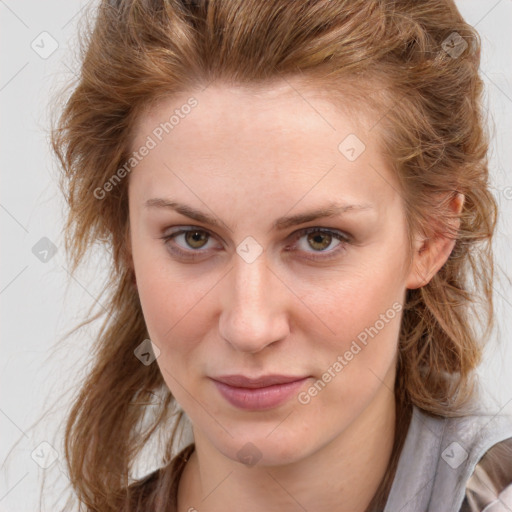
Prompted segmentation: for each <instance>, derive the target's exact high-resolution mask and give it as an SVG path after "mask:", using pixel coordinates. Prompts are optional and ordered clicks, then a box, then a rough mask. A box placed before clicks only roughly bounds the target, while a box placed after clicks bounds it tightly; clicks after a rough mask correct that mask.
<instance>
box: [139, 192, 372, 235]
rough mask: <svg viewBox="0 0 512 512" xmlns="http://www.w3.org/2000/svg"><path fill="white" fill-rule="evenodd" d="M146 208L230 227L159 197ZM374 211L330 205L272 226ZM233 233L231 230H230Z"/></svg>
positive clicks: (360, 206) (367, 206)
mask: <svg viewBox="0 0 512 512" xmlns="http://www.w3.org/2000/svg"><path fill="white" fill-rule="evenodd" d="M145 206H146V208H168V209H171V210H175V211H176V212H178V213H181V215H184V216H185V217H189V218H191V219H194V220H196V221H198V222H202V223H204V224H210V225H211V226H217V227H220V226H224V227H226V228H227V229H229V227H228V226H226V224H225V223H224V222H222V221H219V220H217V219H216V218H215V217H212V216H211V215H209V214H207V213H204V212H202V211H200V210H197V209H195V208H193V207H192V206H189V205H186V204H182V203H179V202H177V201H172V200H170V199H163V198H159V197H155V198H153V199H148V200H147V201H146V202H145ZM370 209H373V205H371V204H368V203H365V204H344V203H330V204H328V205H326V206H325V207H323V208H318V209H315V210H310V211H308V212H303V213H299V214H296V215H290V216H284V217H279V218H278V219H276V220H275V221H274V223H273V224H272V228H273V229H275V230H283V229H286V228H289V227H291V226H296V225H299V224H305V223H306V222H310V221H312V220H316V219H320V218H325V217H335V216H337V215H341V214H343V213H345V212H348V211H355V212H357V211H364V210H370ZM230 231H231V230H230Z"/></svg>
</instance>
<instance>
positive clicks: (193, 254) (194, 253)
mask: <svg viewBox="0 0 512 512" xmlns="http://www.w3.org/2000/svg"><path fill="white" fill-rule="evenodd" d="M189 231H198V232H200V233H206V234H207V235H208V237H211V236H212V235H211V233H209V232H208V231H207V230H206V229H203V228H196V227H193V226H191V229H180V230H179V231H175V232H174V233H172V234H170V235H165V236H162V237H159V238H161V239H162V240H164V244H165V245H166V246H167V247H169V250H170V251H171V252H172V253H174V254H175V255H177V256H178V257H181V258H184V259H189V260H195V259H197V258H198V257H201V256H202V254H201V253H203V252H206V251H203V250H201V249H198V250H193V249H191V250H190V251H184V250H183V249H181V248H178V247H177V246H174V247H171V244H170V243H169V242H171V241H172V240H173V239H174V238H176V237H177V236H178V235H182V234H184V233H188V232H189ZM309 233H326V234H329V235H331V236H332V237H333V238H335V239H337V240H339V241H340V242H341V243H339V244H338V245H337V246H336V248H335V249H332V250H330V251H314V252H313V253H308V254H315V253H316V254H326V253H327V254H328V256H327V257H326V256H316V255H315V256H313V257H311V256H308V257H306V258H305V259H308V260H313V261H326V260H330V259H332V258H333V257H335V256H337V255H338V254H339V253H340V252H341V251H344V250H345V249H346V247H345V246H346V244H348V243H350V241H351V239H350V237H349V236H348V235H346V234H344V233H342V232H340V231H333V230H330V229H327V228H320V227H315V226H313V227H310V228H304V229H301V230H299V231H297V232H295V233H294V234H293V243H294V244H295V243H296V242H297V241H298V240H300V239H301V238H302V237H303V236H305V235H308V234H309ZM208 240H209V238H208ZM208 240H207V243H208ZM288 247H289V246H287V247H286V250H288Z"/></svg>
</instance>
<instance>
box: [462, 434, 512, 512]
mask: <svg viewBox="0 0 512 512" xmlns="http://www.w3.org/2000/svg"><path fill="white" fill-rule="evenodd" d="M507 507H508V509H510V510H512V437H510V438H508V439H505V440H503V441H501V442H499V443H496V444H494V445H493V446H492V447H491V448H489V449H488V450H487V451H486V452H485V454H484V455H483V456H482V458H481V459H480V460H479V461H478V463H477V465H476V466H475V468H474V470H473V472H472V474H471V477H470V478H469V480H468V481H467V483H466V492H465V496H464V501H463V503H462V507H461V509H460V512H483V511H484V510H485V512H494V511H496V512H498V510H507Z"/></svg>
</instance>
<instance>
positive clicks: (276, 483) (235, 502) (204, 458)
mask: <svg viewBox="0 0 512 512" xmlns="http://www.w3.org/2000/svg"><path fill="white" fill-rule="evenodd" d="M395 425H396V403H395V396H394V394H393V393H391V392H390V390H389V389H388V388H387V387H386V386H383V387H382V388H381V389H380V390H379V393H378V394H377V395H376V396H375V398H374V400H373V401H372V402H371V404H370V405H369V406H368V407H367V408H366V409H365V410H364V411H363V413H362V414H361V415H360V416H358V417H357V418H356V420H354V422H353V423H351V424H350V425H349V426H348V427H347V428H346V429H345V430H344V431H343V432H342V433H340V435H338V436H337V437H336V438H335V439H333V440H331V441H329V442H327V443H326V444H325V445H324V446H323V447H322V448H320V449H319V450H317V451H316V452H315V453H313V454H312V455H310V456H308V457H307V458H304V459H301V460H299V461H297V462H294V463H290V464H286V465H281V466H258V465H256V466H253V467H251V468H247V467H245V466H243V465H241V464H240V463H238V462H235V461H233V460H231V459H229V458H227V457H225V456H224V455H223V454H222V453H219V452H218V450H216V449H215V447H214V446H212V445H211V443H210V442H209V441H208V439H207V438H206V437H204V436H203V435H201V433H200V432H195V431H194V438H195V447H196V449H195V451H194V452H193V454H192V455H191V457H190V459H189V461H188V463H187V465H186V466H185V469H184V471H183V474H182V477H181V479H180V483H179V488H178V512H188V511H190V510H198V511H201V512H220V511H224V510H226V503H229V508H230V509H241V510H246V511H249V512H262V511H267V510H280V511H283V512H288V511H290V512H291V511H294V512H295V511H296V510H298V509H300V508H303V509H305V510H315V511H319V512H321V511H328V510H329V511H331V510H338V511H347V512H348V511H350V512H366V510H367V509H369V508H372V504H373V503H374V502H375V500H372V498H377V495H379V494H381V492H380V491H381V490H382V487H383V486H382V483H383V481H385V479H384V477H385V475H386V472H387V471H388V470H389V469H390V466H393V464H390V463H391V462H393V458H392V455H393V448H394V445H396V443H395V441H396V439H395ZM395 468H396V465H395ZM395 468H394V469H395ZM388 480H389V479H388ZM378 491H379V492H378Z"/></svg>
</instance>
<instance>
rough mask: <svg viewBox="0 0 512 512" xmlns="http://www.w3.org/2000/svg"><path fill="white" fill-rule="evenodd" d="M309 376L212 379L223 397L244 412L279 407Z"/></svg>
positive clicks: (226, 377) (223, 377)
mask: <svg viewBox="0 0 512 512" xmlns="http://www.w3.org/2000/svg"><path fill="white" fill-rule="evenodd" d="M309 378H310V377H309V376H306V377H304V376H285V375H264V376H261V377H257V378H249V377H245V376H243V375H227V376H222V377H215V378H213V377H211V380H212V381H213V383H214V384H215V386H216V388H217V389H218V391H219V392H220V394H221V395H222V397H223V398H224V399H225V400H226V401H227V402H229V403H230V404H231V405H233V406H234V407H236V408H238V409H243V410H253V411H256V410H265V409H272V408H274V407H277V406H279V405H281V404H283V403H284V402H286V401H287V400H289V399H290V398H291V397H292V396H294V395H295V394H296V393H297V392H298V390H299V389H300V387H301V386H303V384H304V382H306V381H307V380H308V379H309Z"/></svg>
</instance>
